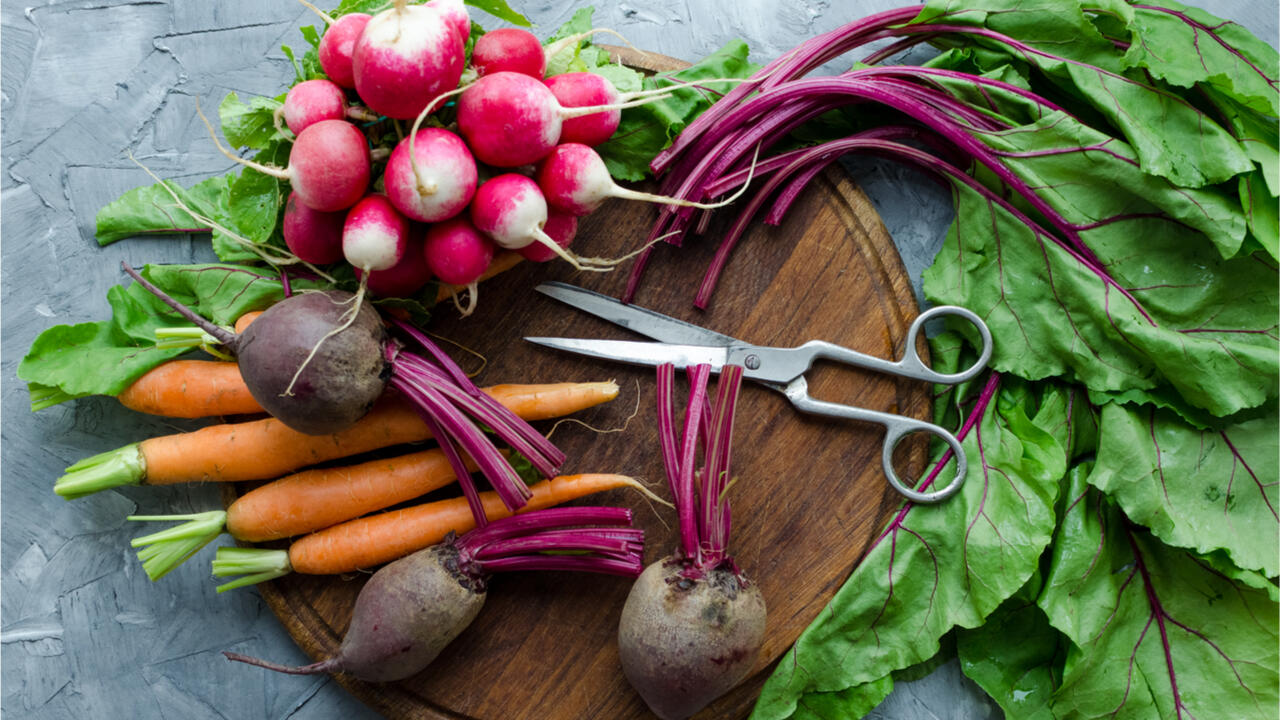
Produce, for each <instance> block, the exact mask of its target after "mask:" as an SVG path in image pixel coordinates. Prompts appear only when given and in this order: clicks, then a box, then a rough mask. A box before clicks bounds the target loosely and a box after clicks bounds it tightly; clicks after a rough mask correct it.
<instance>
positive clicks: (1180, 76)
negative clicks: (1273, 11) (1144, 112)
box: [1124, 0, 1280, 117]
mask: <svg viewBox="0 0 1280 720" xmlns="http://www.w3.org/2000/svg"><path fill="white" fill-rule="evenodd" d="M1129 26H1130V29H1131V30H1132V32H1133V36H1132V37H1133V42H1131V43H1130V45H1129V48H1128V50H1127V51H1126V52H1125V55H1124V60H1125V63H1126V64H1128V65H1130V66H1133V67H1141V68H1143V69H1144V70H1147V71H1148V72H1150V73H1151V74H1152V75H1154V76H1156V77H1158V78H1160V79H1161V80H1164V81H1165V82H1167V83H1169V84H1171V85H1177V86H1180V87H1185V88H1190V87H1193V86H1194V85H1196V84H1197V83H1205V84H1208V85H1210V86H1212V87H1213V88H1214V89H1216V90H1218V91H1220V92H1223V93H1226V94H1227V95H1229V96H1231V97H1232V98H1234V99H1236V100H1237V101H1239V102H1240V103H1242V104H1244V105H1246V106H1248V107H1250V108H1252V109H1254V110H1256V111H1258V112H1261V113H1264V114H1267V115H1270V116H1271V117H1276V116H1277V115H1280V91H1278V90H1277V83H1276V77H1277V70H1278V68H1280V55H1277V54H1276V50H1275V48H1273V47H1271V46H1270V45H1268V44H1267V43H1265V42H1263V41H1262V40H1259V39H1258V38H1257V37H1255V36H1254V35H1253V33H1251V32H1249V30H1248V29H1246V28H1245V27H1243V26H1242V25H1240V24H1239V23H1234V22H1230V21H1226V20H1223V19H1222V18H1218V17H1214V16H1213V15H1211V14H1209V13H1207V12H1205V11H1204V10H1201V9H1200V8H1194V7H1187V6H1186V5H1182V4H1180V3H1178V2H1177V0H1162V2H1161V3H1160V4H1159V5H1156V4H1146V3H1144V4H1141V5H1134V6H1133V16H1132V20H1131V21H1130V23H1129Z"/></svg>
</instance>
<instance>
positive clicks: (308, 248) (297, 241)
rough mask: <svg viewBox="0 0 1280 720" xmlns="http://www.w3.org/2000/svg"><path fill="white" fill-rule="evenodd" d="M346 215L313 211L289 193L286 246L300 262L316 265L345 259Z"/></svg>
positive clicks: (292, 193)
mask: <svg viewBox="0 0 1280 720" xmlns="http://www.w3.org/2000/svg"><path fill="white" fill-rule="evenodd" d="M346 217H347V216H346V213H343V212H320V211H319V210H312V209H311V208H309V207H307V206H306V205H304V204H303V203H302V202H301V201H299V200H298V193H296V192H291V193H289V199H288V200H287V201H285V205H284V222H283V223H282V230H283V231H284V244H285V245H287V246H288V247H289V252H292V253H293V254H294V255H295V256H297V258H298V259H299V260H301V261H303V262H308V263H311V264H313V265H328V264H329V263H335V262H338V261H339V260H341V259H342V224H343V223H344V222H345V221H346Z"/></svg>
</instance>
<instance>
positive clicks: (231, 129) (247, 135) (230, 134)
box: [218, 92, 284, 150]
mask: <svg viewBox="0 0 1280 720" xmlns="http://www.w3.org/2000/svg"><path fill="white" fill-rule="evenodd" d="M283 107H284V95H281V96H280V97H278V98H267V97H255V98H252V99H250V100H249V102H248V103H244V102H241V101H240V97H239V96H238V95H236V93H234V92H232V93H227V96H226V97H225V98H223V99H222V104H221V105H219V106H218V119H219V121H220V122H221V123H222V134H223V135H225V136H226V138H227V142H229V143H231V146H232V147H247V148H253V149H254V150H262V149H263V148H266V147H268V146H270V145H272V144H273V143H275V142H276V141H278V140H279V139H280V137H281V135H280V131H278V130H277V129H276V119H275V113H276V111H278V110H280V109H281V108H283ZM280 122H281V123H282V124H283V122H284V120H283V119H281V121H280Z"/></svg>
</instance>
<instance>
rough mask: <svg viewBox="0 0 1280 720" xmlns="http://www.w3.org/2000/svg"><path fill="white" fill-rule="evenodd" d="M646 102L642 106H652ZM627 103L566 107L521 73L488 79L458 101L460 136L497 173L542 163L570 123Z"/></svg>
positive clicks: (545, 87) (468, 89)
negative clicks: (495, 169) (564, 124)
mask: <svg viewBox="0 0 1280 720" xmlns="http://www.w3.org/2000/svg"><path fill="white" fill-rule="evenodd" d="M653 99H654V98H653V97H648V96H646V97H645V99H643V100H639V101H637V102H639V103H644V102H651V101H652V100H653ZM628 107H631V105H629V104H627V103H621V104H618V105H611V106H605V107H579V108H564V107H561V105H560V103H559V101H557V100H556V96H555V95H554V94H552V92H551V89H550V88H548V87H547V86H546V85H545V84H543V82H542V81H540V80H537V79H535V78H531V77H529V76H528V75H521V74H520V73H515V72H496V73H493V74H492V75H485V76H484V77H482V78H480V79H478V80H476V81H475V82H474V83H472V84H471V85H469V86H468V87H467V88H466V89H465V90H463V92H462V97H460V98H459V99H458V131H459V132H461V133H462V136H463V137H464V138H466V140H467V145H468V146H470V148H471V151H472V152H473V153H475V156H476V159H478V160H479V161H480V162H482V163H485V164H486V165H493V166H496V167H504V168H511V167H519V166H521V165H528V164H529V163H534V162H537V161H538V160H541V159H542V158H543V157H545V156H546V154H547V153H549V152H551V148H553V147H555V145H556V143H557V142H559V141H560V130H561V124H562V123H563V121H564V120H565V119H566V118H574V117H579V116H582V115H589V114H591V113H594V112H599V111H601V110H610V109H626V108H628Z"/></svg>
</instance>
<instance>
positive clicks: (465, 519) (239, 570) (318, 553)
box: [213, 473, 652, 592]
mask: <svg viewBox="0 0 1280 720" xmlns="http://www.w3.org/2000/svg"><path fill="white" fill-rule="evenodd" d="M621 488H633V489H636V490H640V491H641V492H643V493H646V494H648V495H652V493H650V492H649V490H648V489H647V488H645V487H644V486H643V485H641V484H640V481H638V480H636V479H634V478H631V477H627V476H626V475H612V474H603V473H591V474H584V475H562V476H559V477H555V478H552V479H550V480H544V481H542V482H539V483H537V484H535V485H531V486H530V487H529V489H530V490H531V491H533V498H532V499H531V500H530V501H529V503H528V504H527V505H525V506H524V507H522V508H521V509H520V510H519V512H520V513H524V512H528V511H530V510H539V509H542V508H547V507H551V506H553V505H559V504H561V503H565V502H568V501H570V500H576V499H577V498H580V497H583V496H585V495H590V494H592V493H598V492H604V491H606V490H617V489H621ZM480 496H481V499H482V500H483V502H484V508H485V513H486V514H487V515H488V516H489V519H490V520H497V519H499V518H504V517H507V516H508V515H510V514H511V513H510V511H509V510H507V508H506V506H504V505H503V504H502V500H501V499H500V498H499V497H498V495H497V493H494V492H492V491H489V492H484V493H481V494H480ZM473 527H475V519H474V518H473V517H472V515H471V510H470V508H469V507H468V505H467V501H466V498H462V497H457V498H450V499H448V500H438V501H435V502H430V503H424V504H422V505H417V506H414V507H411V508H405V509H403V510H393V511H391V512H385V513H379V514H377V515H370V516H368V517H362V518H359V519H356V520H351V521H349V522H345V523H342V524H341V525H335V526H333V527H331V528H327V529H325V530H321V531H320V532H316V533H312V534H310V535H307V536H305V537H302V538H299V539H298V540H296V541H295V542H294V543H293V544H292V545H291V546H289V549H288V550H269V549H265V548H234V547H222V548H218V554H217V558H216V559H215V560H214V561H213V566H214V569H213V574H214V575H216V576H218V577H227V576H230V575H244V576H245V577H242V578H240V579H238V580H234V581H232V582H230V583H227V584H224V585H220V586H218V592H222V591H224V590H230V589H232V588H235V587H241V586H243V585H248V584H251V583H257V582H264V581H266V580H271V579H273V578H276V577H280V576H282V575H286V574H288V573H290V572H298V573H304V574H308V575H337V574H341V573H347V572H353V571H356V570H360V569H363V568H370V567H374V566H376V565H381V564H383V563H387V562H390V561H392V560H395V559H397V558H401V557H404V556H406V555H408V554H410V553H413V552H416V551H418V550H421V549H422V548H425V547H428V546H430V545H434V544H436V543H438V542H440V541H442V540H444V539H445V537H446V536H447V535H448V534H449V533H451V532H453V533H457V534H462V533H465V532H467V531H468V530H470V529H472V528H473Z"/></svg>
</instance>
